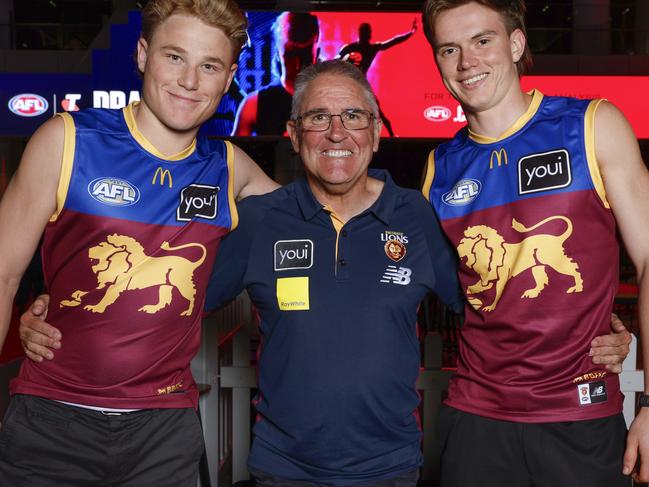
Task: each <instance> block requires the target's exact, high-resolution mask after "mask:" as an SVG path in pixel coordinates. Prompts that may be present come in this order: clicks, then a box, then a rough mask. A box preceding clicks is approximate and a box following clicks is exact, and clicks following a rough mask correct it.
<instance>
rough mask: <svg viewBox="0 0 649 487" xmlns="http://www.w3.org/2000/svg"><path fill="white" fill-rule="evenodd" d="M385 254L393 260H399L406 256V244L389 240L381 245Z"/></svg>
mask: <svg viewBox="0 0 649 487" xmlns="http://www.w3.org/2000/svg"><path fill="white" fill-rule="evenodd" d="M383 248H384V249H385V255H387V256H388V257H389V258H390V259H392V260H393V261H395V262H399V261H400V260H401V259H403V258H404V257H405V256H406V246H405V245H404V244H402V243H401V242H399V241H398V240H389V241H387V242H385V245H384V246H383Z"/></svg>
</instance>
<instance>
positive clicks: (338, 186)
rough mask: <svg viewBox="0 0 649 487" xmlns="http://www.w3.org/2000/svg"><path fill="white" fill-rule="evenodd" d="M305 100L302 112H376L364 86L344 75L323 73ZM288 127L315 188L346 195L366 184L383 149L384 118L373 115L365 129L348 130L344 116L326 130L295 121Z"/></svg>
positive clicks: (310, 86)
mask: <svg viewBox="0 0 649 487" xmlns="http://www.w3.org/2000/svg"><path fill="white" fill-rule="evenodd" d="M302 100H303V102H302V106H300V107H299V110H298V114H299V115H302V114H304V113H307V112H312V111H322V112H328V113H332V114H338V113H341V112H342V111H344V110H350V109H360V110H367V111H369V112H372V108H371V106H370V104H369V102H368V100H367V97H366V95H365V93H364V91H363V89H362V88H361V86H360V85H359V84H358V83H357V82H356V81H354V80H352V79H350V78H348V77H347V76H344V75H334V74H322V75H319V76H318V77H316V78H315V79H314V80H312V81H311V82H310V83H309V84H308V86H307V87H306V90H305V91H304V95H303V97H302ZM287 129H288V132H289V135H290V137H291V142H292V144H293V148H294V149H295V151H296V152H298V153H299V154H300V156H301V158H302V161H303V163H304V169H305V173H306V176H307V179H308V181H309V184H310V185H311V187H312V188H315V189H317V188H321V189H322V190H324V191H326V192H327V193H328V194H346V193H348V192H350V191H352V190H353V189H355V188H357V187H361V186H362V185H363V184H364V183H365V181H366V179H367V167H368V166H369V164H370V162H371V160H372V156H373V154H374V152H376V151H377V150H378V148H379V134H380V131H381V122H380V120H377V119H376V118H373V119H372V120H371V121H370V126H369V127H368V128H366V129H361V130H347V129H345V128H344V127H343V125H342V123H341V121H340V117H333V118H332V120H331V125H330V127H329V128H328V129H327V130H326V131H323V132H311V131H306V130H303V129H302V127H301V125H299V124H297V125H296V123H294V122H289V123H288V124H287Z"/></svg>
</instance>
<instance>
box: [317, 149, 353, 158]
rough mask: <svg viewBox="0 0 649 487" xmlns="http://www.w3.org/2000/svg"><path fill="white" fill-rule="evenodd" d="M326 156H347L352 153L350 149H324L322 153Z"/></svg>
mask: <svg viewBox="0 0 649 487" xmlns="http://www.w3.org/2000/svg"><path fill="white" fill-rule="evenodd" d="M322 154H323V155H325V156H327V157H349V156H351V155H352V151H349V150H326V151H324V152H323V153H322Z"/></svg>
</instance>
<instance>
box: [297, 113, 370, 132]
mask: <svg viewBox="0 0 649 487" xmlns="http://www.w3.org/2000/svg"><path fill="white" fill-rule="evenodd" d="M333 117H339V118H340V121H341V122H342V124H343V127H345V128H346V129H347V130H362V129H366V128H367V127H369V126H370V122H371V121H372V119H373V118H374V114H373V113H372V112H369V111H367V110H357V109H349V110H344V111H342V112H340V113H327V112H318V111H315V112H306V113H305V114H304V115H300V116H299V117H297V118H296V119H295V121H296V122H298V123H300V124H301V125H302V128H303V129H304V130H309V131H312V132H324V131H325V130H329V127H330V126H331V119H332V118H333Z"/></svg>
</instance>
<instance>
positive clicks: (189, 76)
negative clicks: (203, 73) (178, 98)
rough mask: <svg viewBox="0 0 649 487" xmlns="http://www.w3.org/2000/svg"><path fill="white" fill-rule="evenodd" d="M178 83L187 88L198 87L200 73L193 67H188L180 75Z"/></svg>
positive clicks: (193, 88)
mask: <svg viewBox="0 0 649 487" xmlns="http://www.w3.org/2000/svg"><path fill="white" fill-rule="evenodd" d="M178 84H179V85H180V86H182V87H183V88H185V89H186V90H195V89H196V88H198V73H197V72H196V70H195V69H194V68H192V67H189V66H188V67H186V68H185V69H184V70H183V72H182V73H181V74H180V76H179V77H178Z"/></svg>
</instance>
